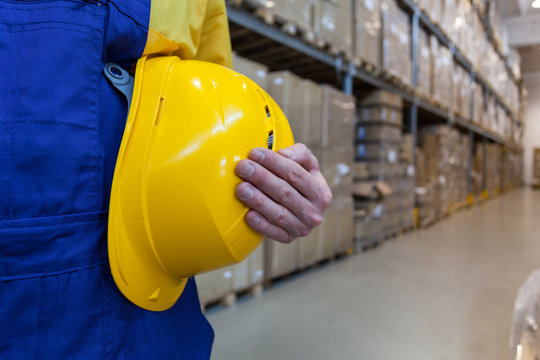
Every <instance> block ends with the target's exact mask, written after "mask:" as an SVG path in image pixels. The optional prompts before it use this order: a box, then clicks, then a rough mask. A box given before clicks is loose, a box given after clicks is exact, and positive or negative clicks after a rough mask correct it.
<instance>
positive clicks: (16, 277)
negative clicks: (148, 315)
mask: <svg viewBox="0 0 540 360" xmlns="http://www.w3.org/2000/svg"><path fill="white" fill-rule="evenodd" d="M108 263H109V261H108V260H103V261H101V262H99V263H95V264H92V265H85V266H79V267H74V268H70V269H65V270H60V271H52V272H41V273H28V274H16V275H2V276H0V282H9V281H18V280H30V279H37V278H45V277H48V276H57V275H65V274H69V273H73V272H77V271H83V270H89V269H92V268H95V267H98V266H103V265H105V264H108Z"/></svg>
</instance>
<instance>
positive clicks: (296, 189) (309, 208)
mask: <svg viewBox="0 0 540 360" xmlns="http://www.w3.org/2000/svg"><path fill="white" fill-rule="evenodd" d="M236 173H237V174H238V176H240V177H241V178H242V179H243V180H244V181H245V182H243V183H241V184H240V185H238V187H237V188H236V196H237V197H238V199H240V201H242V202H243V203H244V204H245V205H246V206H248V207H249V208H251V210H249V211H248V213H247V214H246V221H247V223H248V225H249V226H250V227H251V228H253V229H254V230H255V231H257V232H259V233H261V234H262V235H264V236H266V237H268V238H271V239H274V240H277V241H279V242H282V243H290V242H291V241H293V240H294V239H295V238H297V237H302V236H306V235H308V234H309V233H310V232H311V230H313V228H315V227H316V226H318V225H319V224H320V223H321V222H322V216H323V212H324V210H325V209H326V208H327V207H328V205H329V204H330V202H331V201H332V192H331V191H330V188H329V187H328V185H327V183H326V180H325V179H324V177H323V176H322V174H321V172H320V170H319V163H318V162H317V159H316V158H315V156H313V154H312V153H311V152H310V151H309V149H308V148H307V147H306V146H305V145H304V144H295V145H293V146H291V147H288V148H286V149H282V150H279V151H278V152H277V153H276V152H274V151H272V150H268V149H264V148H255V149H253V150H252V151H251V152H250V153H249V159H246V160H242V161H240V162H239V163H238V165H237V166H236Z"/></svg>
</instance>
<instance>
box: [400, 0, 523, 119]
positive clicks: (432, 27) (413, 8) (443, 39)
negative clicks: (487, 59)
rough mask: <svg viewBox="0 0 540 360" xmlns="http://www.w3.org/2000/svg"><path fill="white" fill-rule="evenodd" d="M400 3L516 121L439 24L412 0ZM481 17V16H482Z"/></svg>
mask: <svg viewBox="0 0 540 360" xmlns="http://www.w3.org/2000/svg"><path fill="white" fill-rule="evenodd" d="M399 1H400V2H401V4H402V6H404V7H405V9H406V10H407V11H409V12H410V13H411V14H415V13H416V14H418V17H419V19H420V22H421V23H422V25H423V26H424V27H426V28H427V29H428V30H429V32H430V33H431V34H433V35H435V36H436V37H437V39H438V40H439V42H440V43H441V44H443V45H444V46H446V47H447V48H449V49H450V50H451V52H452V54H453V55H454V58H455V60H457V62H458V63H459V64H460V65H461V66H463V67H464V68H465V70H467V72H468V73H469V74H474V77H475V79H476V80H477V81H478V82H479V83H480V84H481V85H482V86H483V87H484V88H485V89H487V90H488V92H489V93H490V94H491V95H493V96H494V97H495V99H496V101H497V103H499V105H501V106H502V107H503V109H504V110H505V111H506V113H507V114H509V115H510V116H511V118H512V120H513V121H515V122H517V121H518V118H517V117H516V115H515V114H513V113H512V110H511V109H510V106H509V104H507V102H506V101H505V99H503V98H502V97H501V96H500V95H499V94H498V93H497V92H496V91H495V90H494V88H493V87H492V86H491V84H490V83H489V82H488V81H487V80H486V79H485V78H484V77H483V76H482V75H481V74H479V73H478V72H477V71H476V69H475V68H474V66H473V65H472V63H471V62H470V61H469V59H468V58H467V57H466V56H465V55H464V54H463V53H462V52H461V50H460V49H459V48H457V47H456V46H455V45H454V44H453V43H452V41H451V40H450V39H449V38H448V36H447V35H446V34H445V33H444V32H443V31H442V30H441V29H440V28H439V26H437V25H436V24H434V23H433V22H432V21H431V20H430V19H429V18H428V17H427V15H426V14H425V13H424V12H423V11H422V10H421V9H420V8H419V7H418V6H417V5H416V4H415V3H414V2H413V1H412V0H399ZM482 19H483V18H482ZM482 22H483V24H484V26H488V25H487V24H485V21H484V20H482ZM486 33H487V34H488V36H490V41H491V43H492V44H493V45H494V47H495V49H496V50H497V53H498V54H499V56H501V58H502V59H503V61H504V62H505V68H506V71H507V72H508V75H509V76H510V77H511V78H512V80H513V81H514V82H515V83H519V82H518V81H516V79H515V77H514V73H513V72H512V71H511V69H510V68H509V67H508V64H506V61H505V58H504V56H502V54H501V53H500V51H499V49H498V48H497V46H496V45H495V42H494V40H493V35H492V32H489V31H488V30H486Z"/></svg>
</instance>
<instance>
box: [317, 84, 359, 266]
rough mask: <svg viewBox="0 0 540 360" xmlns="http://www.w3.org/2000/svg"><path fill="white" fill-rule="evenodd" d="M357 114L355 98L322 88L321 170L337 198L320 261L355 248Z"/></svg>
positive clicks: (325, 227) (322, 240) (327, 221)
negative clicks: (354, 194) (353, 186)
mask: <svg viewBox="0 0 540 360" xmlns="http://www.w3.org/2000/svg"><path fill="white" fill-rule="evenodd" d="M355 114H356V106H355V98H354V97H353V96H350V95H346V94H345V93H343V92H341V91H339V90H336V89H334V88H333V87H331V86H327V85H324V86H322V156H321V159H322V161H321V169H322V172H323V175H324V176H325V178H326V181H327V182H328V184H329V186H330V188H331V190H332V193H333V197H334V198H333V201H332V204H331V205H330V206H329V208H328V209H327V211H326V213H325V218H324V220H323V224H322V225H321V231H322V238H320V244H319V248H318V258H320V259H324V258H327V257H329V256H332V254H336V253H337V254H340V253H344V252H346V251H348V250H350V249H351V248H352V242H353V236H352V231H353V220H352V219H353V214H352V213H353V200H352V194H351V187H352V167H353V159H354V149H353V136H354V118H355ZM332 241H333V245H332V247H330V246H329V243H330V242H332ZM330 249H331V251H330Z"/></svg>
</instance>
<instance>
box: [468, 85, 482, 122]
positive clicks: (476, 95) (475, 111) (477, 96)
mask: <svg viewBox="0 0 540 360" xmlns="http://www.w3.org/2000/svg"><path fill="white" fill-rule="evenodd" d="M471 91H472V93H473V94H472V96H473V98H472V101H473V105H472V115H471V116H472V122H473V124H475V125H480V124H481V123H482V119H483V118H484V91H483V88H482V86H481V85H480V84H479V83H477V82H474V83H473V84H472V88H471Z"/></svg>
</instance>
